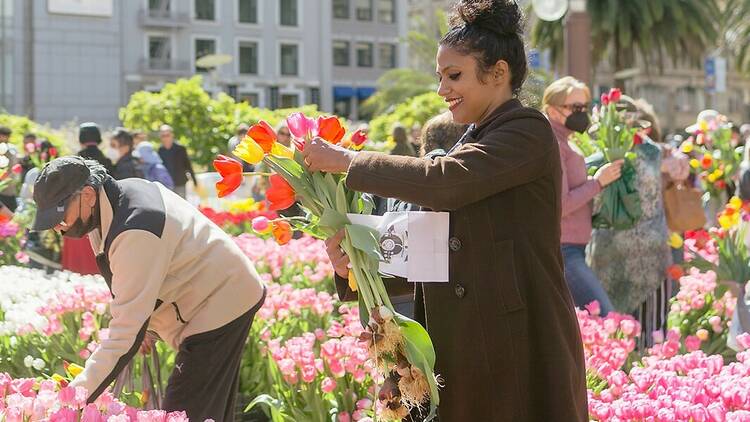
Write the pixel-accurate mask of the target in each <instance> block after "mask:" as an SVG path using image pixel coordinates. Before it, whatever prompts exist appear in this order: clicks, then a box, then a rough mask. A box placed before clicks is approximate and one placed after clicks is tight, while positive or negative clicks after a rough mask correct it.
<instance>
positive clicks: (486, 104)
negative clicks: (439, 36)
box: [436, 46, 513, 124]
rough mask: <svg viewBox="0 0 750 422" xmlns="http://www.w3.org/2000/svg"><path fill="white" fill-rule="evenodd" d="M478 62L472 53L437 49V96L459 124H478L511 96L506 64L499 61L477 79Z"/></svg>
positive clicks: (509, 77)
mask: <svg viewBox="0 0 750 422" xmlns="http://www.w3.org/2000/svg"><path fill="white" fill-rule="evenodd" d="M477 67H478V63H477V60H476V58H474V56H472V55H466V54H461V53H459V52H458V51H456V50H454V49H452V48H450V47H445V46H440V48H438V54H437V69H436V72H437V75H438V79H439V81H440V84H439V86H438V92H437V93H438V95H440V96H441V97H443V98H444V99H445V101H446V102H447V103H448V108H449V110H450V111H451V114H452V115H453V120H454V121H455V122H458V123H464V124H466V123H478V122H480V121H482V120H483V119H484V118H485V117H487V116H488V115H489V114H490V113H492V111H493V110H495V108H497V107H499V106H500V105H502V104H503V103H504V102H506V101H508V100H509V99H511V98H512V97H513V95H512V92H511V88H510V79H511V74H510V72H509V71H508V64H507V63H506V62H505V61H503V60H501V61H499V62H498V64H497V65H496V66H495V68H493V70H492V71H491V72H490V73H489V74H487V75H484V78H483V79H484V82H483V81H481V80H479V78H478V72H477V70H478V69H477Z"/></svg>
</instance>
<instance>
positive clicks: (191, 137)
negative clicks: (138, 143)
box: [120, 76, 320, 166]
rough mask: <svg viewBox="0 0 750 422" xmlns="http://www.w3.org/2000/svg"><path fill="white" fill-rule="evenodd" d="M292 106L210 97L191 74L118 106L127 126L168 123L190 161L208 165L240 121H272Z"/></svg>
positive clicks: (152, 127) (308, 110)
mask: <svg viewBox="0 0 750 422" xmlns="http://www.w3.org/2000/svg"><path fill="white" fill-rule="evenodd" d="M295 110H299V111H302V112H304V113H305V114H307V115H308V116H316V115H318V114H320V113H319V112H318V111H317V106H314V105H309V106H303V107H301V108H299V109H295ZM295 110H267V109H259V108H255V107H252V106H250V105H249V104H247V103H245V102H241V103H236V102H235V101H234V99H233V98H232V97H230V96H228V95H226V94H224V93H221V94H219V95H218V96H217V98H216V99H213V98H211V97H210V96H209V95H208V93H207V92H206V91H205V90H203V87H202V79H201V77H200V76H195V77H193V78H191V79H180V80H178V81H177V82H175V83H169V84H166V85H164V88H163V89H162V90H161V92H158V93H152V92H147V91H139V92H136V93H135V94H133V95H132V96H131V97H130V101H129V102H128V104H127V105H126V106H125V107H123V108H121V109H120V120H122V122H123V124H124V125H125V127H127V128H130V129H140V130H144V131H156V130H158V129H159V126H161V125H163V124H168V125H170V126H172V128H173V129H174V134H175V137H176V138H177V139H178V140H179V141H180V143H182V144H183V145H185V147H186V148H188V151H189V153H190V156H191V158H192V159H193V161H194V162H195V163H197V164H199V165H203V166H208V165H209V164H210V163H211V161H213V159H214V157H215V156H216V154H222V153H226V152H227V143H228V141H229V138H231V137H232V136H233V135H234V132H235V130H236V128H237V126H238V125H239V124H240V123H246V124H248V125H252V124H255V123H257V122H258V121H259V120H266V121H267V122H268V123H270V124H271V125H276V124H278V123H279V122H281V120H283V119H284V118H286V116H288V115H289V114H290V113H291V112H292V111H295Z"/></svg>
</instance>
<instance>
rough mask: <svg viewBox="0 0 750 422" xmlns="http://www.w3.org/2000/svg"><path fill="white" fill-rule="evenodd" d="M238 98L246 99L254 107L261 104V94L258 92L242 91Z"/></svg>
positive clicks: (240, 99)
mask: <svg viewBox="0 0 750 422" xmlns="http://www.w3.org/2000/svg"><path fill="white" fill-rule="evenodd" d="M238 100H239V101H240V102H242V101H244V102H246V103H248V104H250V105H251V106H253V107H258V106H260V96H259V95H258V93H257V92H240V94H239V98H238Z"/></svg>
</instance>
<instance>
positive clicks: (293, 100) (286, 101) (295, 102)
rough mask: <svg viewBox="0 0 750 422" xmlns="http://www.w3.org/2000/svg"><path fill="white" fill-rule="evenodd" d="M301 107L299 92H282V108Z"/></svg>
mask: <svg viewBox="0 0 750 422" xmlns="http://www.w3.org/2000/svg"><path fill="white" fill-rule="evenodd" d="M295 107H299V95H298V94H281V108H295Z"/></svg>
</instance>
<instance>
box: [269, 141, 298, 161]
mask: <svg viewBox="0 0 750 422" xmlns="http://www.w3.org/2000/svg"><path fill="white" fill-rule="evenodd" d="M271 155H276V156H279V157H286V158H294V153H293V152H292V150H291V149H289V148H287V147H285V146H284V145H282V144H280V143H278V142H274V144H273V146H272V147H271Z"/></svg>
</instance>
